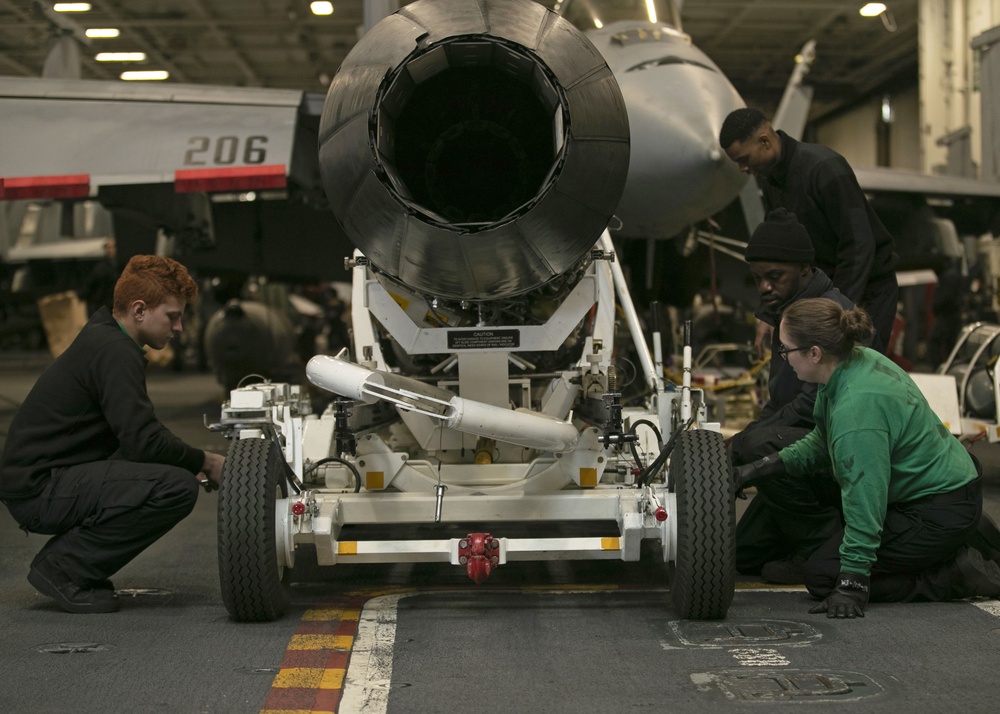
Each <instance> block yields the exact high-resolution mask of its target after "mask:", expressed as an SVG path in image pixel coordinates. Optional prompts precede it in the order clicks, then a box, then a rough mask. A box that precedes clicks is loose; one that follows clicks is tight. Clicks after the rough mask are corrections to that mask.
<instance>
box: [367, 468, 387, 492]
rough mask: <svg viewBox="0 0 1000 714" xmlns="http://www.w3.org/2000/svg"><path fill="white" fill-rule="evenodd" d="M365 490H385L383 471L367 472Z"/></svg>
mask: <svg viewBox="0 0 1000 714" xmlns="http://www.w3.org/2000/svg"><path fill="white" fill-rule="evenodd" d="M365 488H367V489H368V490H369V491H381V490H382V489H383V488H385V473H384V472H382V471H366V472H365Z"/></svg>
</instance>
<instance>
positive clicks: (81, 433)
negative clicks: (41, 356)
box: [0, 255, 224, 613]
mask: <svg viewBox="0 0 1000 714" xmlns="http://www.w3.org/2000/svg"><path fill="white" fill-rule="evenodd" d="M196 294H197V285H196V284H195V282H194V280H192V278H191V276H190V275H188V273H187V270H186V269H185V268H184V266H182V265H181V264H180V263H178V262H176V261H174V260H171V259H170V258H159V257H156V256H148V255H147V256H136V257H134V258H132V260H130V261H129V263H128V265H127V266H126V267H125V269H124V271H123V272H122V275H121V277H120V278H119V279H118V282H117V283H116V285H115V292H114V310H113V311H112V310H109V309H108V308H107V307H101V308H100V309H99V310H98V311H97V312H96V313H94V315H93V316H92V317H91V318H90V321H89V322H88V323H87V325H86V326H85V327H84V328H83V330H82V331H81V332H80V334H79V335H78V336H77V338H76V339H75V340H74V341H73V343H72V344H71V345H70V346H69V348H68V349H67V350H66V351H65V352H63V353H62V354H61V355H60V356H59V357H58V359H56V361H55V362H53V363H52V365H50V366H49V368H48V369H46V370H45V372H43V373H42V375H41V376H40V377H39V378H38V381H37V382H36V383H35V385H34V387H32V389H31V392H30V393H29V394H28V396H27V397H26V398H25V400H24V403H23V404H22V405H21V408H20V409H19V410H18V412H17V414H15V415H14V419H13V421H12V422H11V425H10V430H9V432H8V434H7V441H6V444H5V447H4V450H3V456H2V457H0V500H2V501H3V502H4V504H6V506H7V508H8V510H9V511H10V513H11V515H13V516H14V519H15V520H16V521H17V522H18V523H19V524H20V525H21V528H22V529H24V530H25V531H27V532H32V533H42V534H46V535H51V536H52V538H50V539H49V540H48V542H47V543H46V544H45V545H44V546H43V547H42V549H41V551H39V553H38V555H36V556H35V558H34V560H33V561H32V563H31V568H30V570H29V572H28V581H29V582H30V583H31V584H32V585H34V586H35V588H37V589H38V591H39V592H41V593H43V594H44V595H47V596H49V597H51V598H52V599H54V600H55V601H56V603H58V605H59V606H60V607H61V608H62V609H63V610H66V611H67V612H75V613H96V612H114V611H116V610H117V609H118V607H119V603H118V598H117V596H116V595H115V591H114V586H113V585H112V584H111V582H110V581H109V580H108V578H109V577H110V576H111V575H113V574H114V573H115V572H117V571H118V570H119V569H120V568H122V567H123V566H124V565H125V564H126V563H128V562H129V561H131V560H132V559H133V558H135V557H136V556H137V555H138V554H139V553H140V552H142V551H143V550H144V549H145V548H146V547H148V546H149V545H150V544H152V543H153V542H155V541H156V540H157V539H158V538H160V537H161V536H162V535H163V534H164V533H166V532H167V531H169V530H170V529H171V528H173V526H174V525H176V524H177V523H178V522H179V521H180V520H181V519H183V518H184V517H185V516H187V515H188V514H189V513H190V512H191V509H192V508H193V507H194V503H195V501H196V499H197V497H198V485H199V478H197V477H196V476H195V475H196V474H202V475H204V477H207V478H205V479H204V481H203V485H205V487H206V489H208V488H210V487H211V486H213V485H217V484H218V482H219V477H220V475H221V473H222V465H223V461H224V459H223V457H222V456H221V455H219V454H214V453H211V452H207V451H202V450H201V449H196V448H193V447H191V446H188V445H187V444H185V443H184V442H183V441H181V440H180V439H178V438H177V437H176V436H174V435H173V434H172V433H171V432H170V431H169V430H168V429H167V428H166V427H165V426H164V425H163V424H161V423H160V421H159V420H158V419H157V417H156V414H155V413H154V411H153V405H152V403H151V402H150V400H149V396H148V395H147V393H146V372H145V368H146V360H145V357H144V354H145V349H144V346H146V345H148V346H149V347H152V348H154V349H162V348H163V347H165V346H166V344H167V343H168V342H169V341H170V340H171V339H172V338H174V337H176V336H177V335H179V334H180V331H181V316H182V314H183V312H184V307H185V304H186V303H187V302H188V301H189V300H191V299H193V298H194V297H195V295H196Z"/></svg>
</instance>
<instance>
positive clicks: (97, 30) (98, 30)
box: [84, 27, 121, 37]
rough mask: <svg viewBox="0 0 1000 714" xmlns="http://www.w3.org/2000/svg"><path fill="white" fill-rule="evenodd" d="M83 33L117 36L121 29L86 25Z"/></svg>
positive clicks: (98, 35)
mask: <svg viewBox="0 0 1000 714" xmlns="http://www.w3.org/2000/svg"><path fill="white" fill-rule="evenodd" d="M84 34H86V35H87V37H118V35H120V34H121V30H119V29H118V28H117V27H88V28H87V31H86V32H85V33H84Z"/></svg>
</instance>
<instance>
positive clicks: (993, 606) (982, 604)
mask: <svg viewBox="0 0 1000 714" xmlns="http://www.w3.org/2000/svg"><path fill="white" fill-rule="evenodd" d="M972 604H973V605H975V606H976V607H978V608H979V609H980V610H982V611H983V612H988V613H989V614H991V615H993V617H1000V600H993V599H990V600H978V601H976V600H973V601H972Z"/></svg>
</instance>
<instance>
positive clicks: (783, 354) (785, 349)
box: [778, 345, 812, 362]
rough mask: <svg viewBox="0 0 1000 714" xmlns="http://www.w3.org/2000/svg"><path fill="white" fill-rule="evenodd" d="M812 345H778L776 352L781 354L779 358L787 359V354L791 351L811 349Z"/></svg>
mask: <svg viewBox="0 0 1000 714" xmlns="http://www.w3.org/2000/svg"><path fill="white" fill-rule="evenodd" d="M811 349H812V346H809V347H785V346H784V345H778V354H779V355H781V359H783V360H785V361H786V362H787V361H788V355H789V354H790V353H792V352H805V351H806V350H811Z"/></svg>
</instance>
